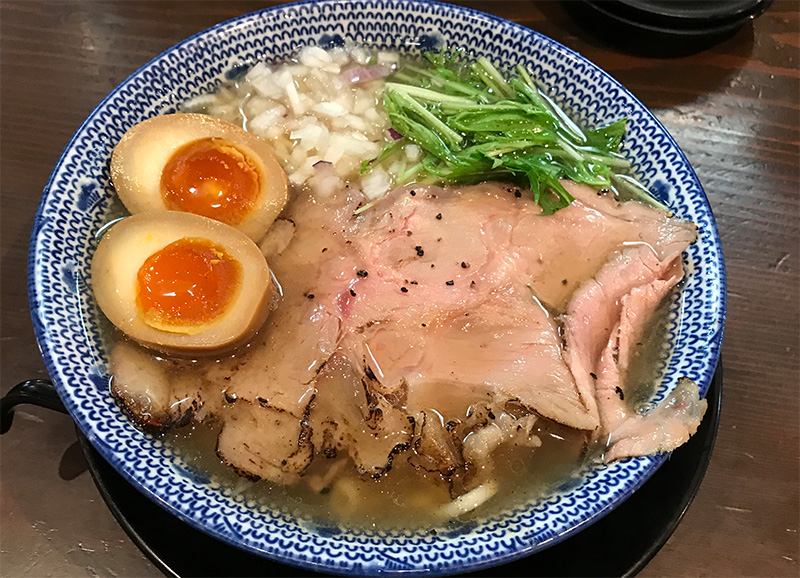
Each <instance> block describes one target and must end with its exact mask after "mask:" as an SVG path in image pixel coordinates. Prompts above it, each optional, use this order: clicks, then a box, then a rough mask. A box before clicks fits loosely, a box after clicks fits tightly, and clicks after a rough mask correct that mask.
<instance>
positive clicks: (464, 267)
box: [461, 261, 469, 269]
mask: <svg viewBox="0 0 800 578" xmlns="http://www.w3.org/2000/svg"><path fill="white" fill-rule="evenodd" d="M461 268H462V269H469V263H467V262H466V261H461Z"/></svg>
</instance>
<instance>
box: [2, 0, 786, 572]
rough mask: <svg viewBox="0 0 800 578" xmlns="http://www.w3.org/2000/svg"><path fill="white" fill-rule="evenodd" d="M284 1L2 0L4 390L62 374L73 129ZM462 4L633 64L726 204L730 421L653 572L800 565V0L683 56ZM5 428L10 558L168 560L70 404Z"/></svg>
mask: <svg viewBox="0 0 800 578" xmlns="http://www.w3.org/2000/svg"><path fill="white" fill-rule="evenodd" d="M269 4H270V3H268V2H235V1H230V2H221V1H220V2H167V1H162V2H144V1H133V2H102V1H96V0H95V1H83V2H80V1H71V2H37V1H33V0H25V1H14V0H3V1H2V2H1V3H0V26H1V27H2V28H1V32H2V36H1V39H0V64H1V66H2V68H1V69H0V115H1V116H0V119H1V120H2V127H1V130H0V138H1V139H2V140H1V141H0V154H2V164H1V165H0V179H2V181H1V186H0V195H2V204H1V205H0V216H1V218H2V223H1V226H0V227H1V228H0V238H1V239H2V262H1V265H2V273H1V274H2V285H1V287H2V289H1V293H0V295H1V296H2V301H1V303H0V304H1V306H2V311H1V312H2V325H1V326H0V330H1V331H2V335H1V337H0V347H2V349H1V350H0V353H1V355H2V358H1V362H2V366H1V367H2V374H1V375H2V382H1V383H2V389H1V390H0V393H3V394H4V393H5V392H6V391H8V389H9V388H10V387H11V386H12V385H14V384H15V383H16V382H18V381H20V380H23V379H27V378H31V377H45V376H46V372H45V369H44V366H43V364H42V361H41V358H40V355H39V351H38V348H37V345H36V341H35V338H34V335H33V329H32V326H31V322H30V317H29V313H28V305H27V295H26V275H27V273H26V259H27V251H28V240H29V236H30V230H31V225H32V221H33V215H34V212H35V210H36V206H37V203H38V200H39V197H40V194H41V191H42V189H43V188H44V186H45V184H46V182H47V179H48V176H49V174H50V171H51V170H52V168H53V166H54V165H55V163H56V161H57V160H58V158H59V155H60V154H61V151H62V150H63V148H64V147H65V146H66V144H67V143H68V141H69V139H70V137H71V135H72V134H73V133H74V132H75V130H76V129H77V128H78V127H79V126H80V124H81V122H82V121H83V120H84V119H85V118H86V117H87V116H88V114H89V113H90V112H91V111H92V109H93V108H94V107H95V106H96V105H97V104H98V103H99V102H100V101H101V100H102V99H103V97H104V96H105V95H106V94H107V93H108V92H109V91H111V90H112V89H113V88H114V87H115V86H116V85H117V84H118V83H120V82H121V81H122V80H124V79H125V78H126V77H127V76H128V75H129V74H131V73H132V72H133V71H135V70H136V69H137V68H138V67H140V66H141V65H142V64H144V63H146V62H147V61H148V60H150V59H151V58H153V57H154V56H156V55H157V54H159V53H160V52H162V51H163V50H165V49H167V48H168V47H170V46H171V45H173V44H175V43H176V42H178V41H179V40H181V39H183V38H185V37H187V36H189V35H191V34H193V33H195V32H198V31H200V30H203V29H205V28H207V27H209V26H212V25H214V24H216V23H218V22H220V21H222V20H225V19H228V18H232V17H235V16H238V15H241V14H244V13H246V12H249V11H252V10H256V9H259V8H261V7H264V6H266V5H269ZM463 4H466V5H469V6H471V7H473V8H477V9H481V10H484V11H487V12H491V13H494V14H497V15H499V16H503V17H505V18H509V19H511V20H514V21H517V22H520V23H522V24H524V25H526V26H529V27H530V28H533V29H535V30H537V31H539V32H542V33H544V34H546V35H548V36H550V37H551V38H554V39H555V40H558V41H559V42H561V43H563V44H565V45H567V46H569V47H571V48H573V49H575V50H577V51H578V52H580V53H581V54H583V55H584V56H586V57H588V58H589V59H590V60H592V61H594V62H595V63H597V64H598V65H599V66H600V67H602V68H603V69H605V70H606V71H608V72H609V73H611V74H612V75H613V76H615V77H616V78H617V79H619V80H620V81H621V82H622V83H623V84H624V85H625V86H626V87H627V88H628V89H630V90H631V91H632V92H633V93H634V94H635V95H636V96H638V97H639V98H640V99H641V100H642V102H644V104H645V105H647V106H648V107H650V108H651V109H653V111H654V112H655V114H656V115H657V116H658V117H659V119H661V121H662V122H663V123H664V124H665V125H666V127H667V129H668V130H669V131H670V132H671V133H672V134H673V136H674V137H675V139H676V140H677V141H678V143H679V145H680V146H681V147H682V148H683V150H684V151H685V153H686V155H687V157H688V158H689V160H690V161H691V163H692V165H693V166H694V168H695V169H696V171H697V173H698V175H699V177H700V180H701V181H702V183H703V185H704V187H705V190H706V192H707V194H708V197H709V200H710V202H711V206H712V208H713V210H714V213H715V215H716V218H717V222H718V225H719V229H720V234H721V236H722V243H723V248H724V252H725V259H726V264H727V273H728V287H729V293H728V297H729V301H728V303H729V305H728V319H727V328H726V332H725V340H724V345H723V359H724V363H725V378H724V395H723V404H722V420H721V424H720V429H719V437H718V441H717V446H716V450H715V452H714V455H713V458H712V461H711V464H710V467H709V469H708V473H707V475H706V478H705V481H704V482H703V485H702V487H701V488H700V491H699V494H698V495H697V498H696V500H695V501H694V503H693V504H692V506H691V507H690V509H689V511H688V513H687V514H686V516H685V518H684V520H683V522H682V523H681V525H680V526H679V527H678V529H677V531H676V532H675V534H674V535H673V536H672V538H671V539H670V540H669V542H668V543H667V544H666V546H665V547H664V548H663V549H662V550H661V552H660V553H659V554H658V555H657V556H656V557H655V558H654V559H653V561H652V562H651V563H650V564H649V565H648V566H647V567H646V568H645V570H644V571H643V573H642V574H643V575H645V576H665V575H669V576H798V574H800V566H798V556H800V537H799V536H798V519H799V518H800V506H799V505H798V487H799V485H800V484H799V483H798V482H799V476H798V470H799V469H800V442H799V438H798V433H799V428H798V416H799V415H800V405H799V402H798V399H799V398H800V395H798V391H799V390H800V367H799V364H798V352H799V351H800V314H799V313H798V310H799V308H800V293H799V292H798V287H799V286H800V283H799V281H800V279H798V256H799V255H800V235H799V234H798V228H799V225H800V193H799V191H800V169H798V166H799V165H800V153H799V148H798V141H799V140H800V134H799V131H800V128H799V127H800V69H799V65H798V62H800V7H799V6H798V2H795V1H789V0H776V1H775V2H774V3H773V4H772V6H771V7H770V8H769V9H768V10H767V12H766V13H765V14H764V15H763V16H761V17H760V18H758V19H756V20H755V21H754V22H752V23H751V24H747V25H746V26H745V27H744V28H742V29H740V30H739V31H738V32H737V33H736V34H734V35H733V36H732V37H730V38H728V39H726V40H724V41H722V42H721V43H719V44H717V45H715V46H713V47H711V48H708V49H706V50H703V51H701V52H698V53H695V54H691V55H687V56H681V57H670V58H655V57H644V56H635V55H632V54H630V53H625V52H620V51H619V50H617V49H615V48H613V47H612V46H611V45H609V44H606V43H605V42H604V41H601V40H599V39H597V38H596V37H595V36H594V35H593V34H592V33H591V31H590V30H587V29H586V28H583V27H582V26H581V25H579V24H577V23H576V22H575V20H574V19H573V17H572V8H574V7H573V6H570V5H567V6H566V7H565V4H564V3H560V2H559V3H556V2H543V3H536V2H528V1H481V2H463ZM1 443H2V446H1V448H2V449H1V450H0V463H1V464H2V468H0V549H1V550H2V552H1V553H0V574H2V575H3V576H86V575H88V576H144V575H157V574H158V570H157V569H156V568H155V567H154V566H153V565H152V564H151V563H150V562H148V561H147V559H146V558H145V557H144V556H143V555H142V554H141V553H140V552H139V551H138V550H137V548H136V547H135V546H134V545H133V543H132V542H131V541H130V540H129V539H128V538H127V536H126V535H125V534H124V532H123V531H122V530H121V529H120V528H119V526H118V525H117V524H116V522H115V521H114V519H113V518H112V517H111V514H110V513H109V512H108V510H107V509H106V507H105V505H104V504H103V502H102V500H101V499H100V497H99V495H98V493H97V491H96V489H95V487H94V485H93V484H92V481H91V478H90V477H89V475H88V473H87V472H86V471H85V464H84V462H83V461H82V457H81V453H80V451H79V450H78V448H77V445H76V435H75V431H74V428H73V425H72V422H71V420H70V419H69V418H68V417H66V416H62V415H58V414H54V413H52V412H49V411H47V410H42V409H37V408H29V407H26V408H23V409H20V410H18V411H17V419H16V421H15V423H14V427H13V428H12V430H11V431H10V432H9V433H8V434H6V435H4V436H3V437H2V438H1ZM642 515H647V513H646V512H643V513H642Z"/></svg>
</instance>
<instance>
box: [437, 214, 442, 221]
mask: <svg viewBox="0 0 800 578" xmlns="http://www.w3.org/2000/svg"><path fill="white" fill-rule="evenodd" d="M436 218H437V219H438V220H439V221H441V220H442V214H441V213H439V214H438V215H436Z"/></svg>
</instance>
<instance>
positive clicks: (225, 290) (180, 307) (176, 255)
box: [136, 237, 242, 333]
mask: <svg viewBox="0 0 800 578" xmlns="http://www.w3.org/2000/svg"><path fill="white" fill-rule="evenodd" d="M136 277H137V296H136V303H137V305H138V307H139V311H140V312H141V314H142V316H143V317H144V320H145V322H146V323H147V324H148V325H150V326H151V327H156V328H158V329H163V330H165V331H173V332H176V333H192V330H193V329H197V328H199V327H200V326H202V325H204V324H206V323H209V322H210V321H213V320H214V319H216V318H217V317H219V316H220V315H221V314H222V313H223V312H224V311H225V309H226V308H227V307H228V305H229V304H230V303H231V302H232V301H233V298H234V296H235V295H236V293H237V290H238V288H239V286H240V285H241V282H242V266H241V265H240V264H239V262H238V261H237V260H236V259H234V258H233V257H231V256H230V255H229V254H228V253H227V251H225V249H224V248H223V247H220V246H218V245H215V244H214V243H212V242H211V241H208V240H206V239H199V238H189V237H184V238H183V239H179V240H177V241H175V242H174V243H170V244H169V245H167V246H166V247H164V248H163V249H161V250H160V251H157V252H156V253H153V254H152V255H150V257H148V258H147V260H146V261H145V262H144V264H143V265H142V266H141V267H140V268H139V272H138V273H137V276H136Z"/></svg>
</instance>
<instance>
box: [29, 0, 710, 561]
mask: <svg viewBox="0 0 800 578" xmlns="http://www.w3.org/2000/svg"><path fill="white" fill-rule="evenodd" d="M348 41H352V42H359V43H364V44H366V45H369V46H373V47H376V48H382V49H383V48H385V49H397V50H400V51H415V50H419V49H427V48H437V47H439V46H442V45H448V46H458V47H463V48H466V49H467V50H469V51H470V52H471V53H472V54H474V55H475V56H487V57H489V58H491V59H492V60H493V61H494V62H496V63H498V64H500V65H503V66H509V65H514V64H516V63H518V62H521V63H522V64H524V65H526V66H527V67H529V69H530V70H532V71H533V73H534V75H535V77H536V79H537V82H539V84H540V86H541V88H542V90H543V91H545V92H546V93H548V94H549V95H550V96H551V97H552V98H553V99H554V100H555V101H556V102H557V103H558V104H559V105H561V106H562V108H564V109H565V110H566V111H568V112H569V113H570V114H571V116H572V117H573V118H574V119H576V120H578V121H579V123H581V124H582V125H584V126H587V127H596V126H602V125H605V124H608V123H610V122H612V121H615V120H618V119H619V118H621V117H625V116H627V117H628V119H629V123H628V132H627V135H626V139H625V143H624V148H623V154H624V155H625V156H626V157H627V158H629V159H630V160H631V161H632V163H633V166H634V169H633V173H634V175H635V176H636V177H637V178H638V179H639V181H641V182H642V183H643V184H645V185H646V186H647V187H648V188H649V189H650V190H651V192H652V193H653V194H654V195H655V196H656V197H657V198H658V199H659V200H660V201H662V202H663V203H664V204H666V205H668V206H669V207H670V208H671V210H672V211H673V212H674V213H675V214H676V215H677V216H679V217H681V218H685V219H690V220H692V221H694V222H695V223H696V224H697V226H698V228H699V233H700V234H699V238H698V241H697V242H696V243H694V244H693V245H691V246H690V247H689V248H688V250H687V251H686V253H685V255H684V263H685V266H686V270H687V277H686V280H685V282H684V284H683V286H682V288H681V290H680V292H679V294H678V295H677V296H676V298H675V299H674V301H673V303H672V304H671V307H670V311H669V317H668V322H667V332H668V342H669V343H668V345H669V347H667V348H665V349H664V353H663V355H662V356H661V358H660V361H659V364H660V374H661V376H662V377H661V381H660V383H659V385H658V386H657V388H656V390H655V393H654V396H653V400H652V402H653V403H657V402H659V401H661V400H663V399H664V398H665V397H666V396H667V395H668V394H669V393H670V392H671V391H672V389H673V388H674V387H675V386H676V384H677V381H678V379H679V378H681V377H684V376H685V377H689V378H690V379H692V380H694V381H695V382H696V383H697V384H698V385H699V387H700V391H701V394H702V395H705V393H706V391H707V390H708V387H709V384H710V381H711V378H712V375H713V373H714V370H715V367H716V364H717V360H718V357H719V348H720V342H721V339H722V330H723V325H724V317H725V299H724V295H725V275H724V264H723V260H722V253H721V249H720V242H719V236H718V232H717V228H716V225H715V222H714V218H713V215H712V213H711V210H710V208H709V205H708V201H707V199H706V196H705V193H704V192H703V189H702V187H701V185H700V183H699V181H698V179H697V177H696V176H695V174H694V171H693V170H692V168H691V166H690V165H689V163H688V162H687V160H686V158H685V157H684V155H683V153H682V152H681V150H680V149H679V148H678V146H677V145H676V143H675V142H674V140H673V139H672V138H671V137H670V135H669V134H668V133H667V131H666V130H665V129H664V127H663V126H662V125H661V124H660V123H659V122H658V121H657V120H656V118H655V117H654V116H653V115H652V114H651V113H650V112H649V111H648V110H647V109H646V108H645V107H644V106H643V105H642V104H641V103H640V102H639V101H638V100H637V99H636V98H635V97H634V96H632V95H631V94H630V93H629V92H628V91H627V90H625V88H624V87H622V86H621V85H620V84H619V83H618V82H617V81H615V80H614V79H613V78H612V77H610V76H609V75H608V74H606V73H604V72H603V71H602V70H600V69H599V68H598V67H597V66H595V65H594V64H592V63H591V62H588V61H587V60H585V59H584V58H582V57H581V56H579V55H578V54H576V53H574V52H572V51H571V50H569V49H568V48H566V47H564V46H562V45H560V44H558V43H556V42H554V41H553V40H550V39H549V38H547V37H544V36H542V35H540V34H538V33H536V32H534V31H531V30H529V29H527V28H524V27H522V26H519V25H516V24H513V23H511V22H508V21H504V20H501V19H498V18H495V17H492V16H489V15H486V14H482V13H479V12H475V11H472V10H469V9H466V8H459V7H454V6H449V5H444V4H437V3H432V2H423V1H414V0H364V1H350V0H341V1H327V2H325V1H323V2H305V3H302V2H301V3H297V4H291V5H286V6H279V7H275V8H270V9H267V10H263V11H260V12H256V13H253V14H249V15H246V16H243V17H241V18H237V19H234V20H231V21H228V22H225V23H222V24H220V25H218V26H215V27H214V28H211V29H209V30H207V31H204V32H201V33H199V34H197V35H195V36H192V37H191V38H188V39H187V40H185V41H183V42H181V43H180V44H178V45H176V46H175V47H173V48H171V49H169V50H168V51H166V52H165V53H163V54H161V55H160V56H158V57H157V58H155V59H154V60H152V61H151V62H149V63H148V64H146V65H145V66H143V67H142V68H141V69H140V70H138V71H137V72H135V73H134V74H133V75H132V76H131V77H130V78H128V79H127V80H126V81H125V82H123V83H122V84H121V85H120V86H119V87H117V88H116V89H115V90H114V91H113V92H112V93H111V94H109V95H108V97H107V98H106V99H105V100H103V102H101V103H100V105H99V106H98V107H97V108H96V109H95V110H94V111H93V112H92V114H91V115H90V116H89V117H88V118H87V119H86V121H85V122H84V123H83V125H82V126H81V127H80V128H79V129H78V131H77V133H76V134H75V136H74V137H73V139H72V140H71V142H70V143H69V145H68V146H67V148H66V149H65V151H64V153H63V155H62V156H61V158H60V160H59V161H58V163H57V165H56V167H55V170H54V171H53V174H52V176H51V178H50V180H49V182H48V184H47V186H46V188H45V191H44V193H43V196H42V200H41V203H40V206H39V209H38V212H37V215H36V218H35V222H34V229H33V234H32V239H31V247H30V257H29V298H30V305H31V312H32V318H33V323H34V328H35V332H36V336H37V340H38V342H39V345H40V347H41V350H42V354H43V357H44V359H45V363H46V366H47V369H48V371H49V373H50V376H51V378H52V379H53V381H54V383H55V386H56V388H57V390H58V393H59V395H60V396H61V399H62V401H63V402H64V405H65V406H66V408H67V410H68V411H69V413H70V414H71V416H72V417H73V419H74V420H75V422H76V423H77V424H78V426H79V427H80V429H81V431H82V432H83V433H84V434H85V436H86V437H87V438H88V440H89V441H90V442H91V444H92V445H93V446H94V447H95V448H96V449H97V451H98V452H99V453H100V455H102V456H103V457H104V458H105V459H106V460H107V461H108V462H109V463H110V464H111V465H112V466H113V467H114V468H115V469H116V470H117V471H118V472H119V473H120V474H121V475H122V476H123V477H124V478H125V479H126V480H127V481H129V482H130V483H131V484H132V485H133V486H134V487H136V488H137V489H138V490H140V491H141V492H142V493H144V494H145V495H147V496H148V497H149V498H151V499H152V500H154V501H155V502H156V503H158V504H159V505H161V506H162V507H163V508H165V509H166V510H167V511H168V512H170V513H171V514H173V515H174V516H176V517H178V518H179V519H181V520H183V521H185V522H186V523H188V524H190V525H191V526H193V527H195V528H197V529H200V530H202V531H204V532H206V533H208V534H210V535H211V536H213V537H215V538H217V539H219V540H221V541H223V542H226V543H229V544H232V545H234V546H237V547H239V548H242V549H244V550H246V551H249V552H251V553H255V554H258V555H262V556H265V557H268V558H272V559H275V560H278V561H281V562H285V563H289V564H293V565H296V566H300V567H303V568H306V569H313V570H322V571H327V572H333V573H348V574H361V575H375V574H385V575H389V574H398V575H399V574H402V575H418V574H432V575H436V574H449V573H455V572H464V571H469V570H474V569H478V568H482V567H485V566H489V565H495V564H500V563H503V562H505V561H509V560H512V559H515V558H518V557H521V556H525V555H529V554H531V553H535V552H537V551H540V550H541V549H544V548H547V547H548V546H550V545H552V544H555V543H557V542H559V541H562V540H564V539H566V538H568V537H569V536H571V535H573V534H574V533H576V532H578V531H580V530H581V529H582V528H585V527H586V526H588V525H589V524H591V523H592V522H594V521H596V520H598V519H599V518H601V517H602V516H603V515H605V514H607V513H608V512H610V511H611V510H613V509H614V508H615V507H616V506H617V505H619V504H620V503H621V502H622V501H624V500H625V499H626V498H627V497H628V496H630V495H631V494H632V493H633V492H635V491H636V489H637V488H638V487H640V486H641V485H642V484H643V483H644V482H645V481H646V480H647V479H648V478H649V477H650V476H651V475H652V474H653V473H654V472H655V471H656V470H657V469H658V467H659V465H660V464H662V463H663V462H664V460H665V459H666V458H667V456H666V455H663V454H662V455H656V456H649V457H644V458H635V459H626V460H623V461H618V462H614V463H611V464H608V465H595V466H590V467H587V468H585V469H584V470H583V471H582V472H580V475H579V476H578V477H573V478H570V480H569V481H568V482H565V483H563V484H562V485H560V486H558V487H554V488H553V489H552V491H551V492H549V493H547V495H545V496H544V497H542V498H540V499H537V500H535V501H531V502H530V503H526V504H523V505H520V506H518V507H516V508H514V509H511V510H507V511H498V512H495V513H493V514H492V515H490V516H488V517H485V518H484V519H481V520H479V521H477V522H472V523H469V524H462V525H457V526H454V528H453V529H452V531H447V532H436V533H431V532H428V531H426V529H420V530H419V531H411V530H403V531H388V530H358V529H350V528H338V527H336V528H331V527H330V526H325V527H322V526H319V525H316V524H314V523H313V521H310V520H305V519H300V518H296V517H294V516H292V515H290V514H287V513H286V512H282V511H277V510H272V509H269V508H267V507H265V506H263V505H259V504H258V503H254V502H253V501H252V500H249V499H248V498H247V497H245V496H243V495H242V494H240V493H237V492H236V491H235V488H232V487H226V486H222V485H219V484H217V483H215V482H214V481H213V480H212V479H210V478H209V477H208V476H206V475H204V473H203V472H200V471H198V470H196V469H195V468H193V467H190V466H189V465H187V464H186V463H184V461H183V460H182V458H181V457H180V456H179V455H178V454H177V453H176V452H175V451H174V450H173V449H172V448H171V447H170V445H169V444H166V443H164V442H163V441H162V440H160V439H158V438H157V437H154V436H151V435H148V434H146V433H144V432H142V431H140V430H138V429H137V428H135V427H134V426H133V425H132V424H131V422H130V421H129V420H128V419H127V418H126V417H125V416H124V415H123V413H122V411H121V410H120V408H119V407H118V405H117V404H116V402H115V400H114V399H113V397H112V395H111V393H110V388H109V376H108V371H107V359H108V356H107V354H108V352H107V350H106V349H105V341H104V331H105V330H106V327H105V325H104V321H103V319H102V315H101V314H99V312H98V310H97V307H96V304H95V302H94V298H93V295H92V291H91V287H90V264H91V259H92V255H93V253H94V250H95V248H96V246H97V240H98V235H99V232H100V231H101V229H102V228H103V226H104V225H105V224H106V223H107V222H108V220H109V218H110V215H111V214H112V212H113V211H114V210H115V209H114V205H115V200H114V199H115V196H116V194H115V192H114V189H113V187H112V185H111V181H110V174H109V161H110V157H111V153H112V150H113V148H114V146H115V145H116V143H117V142H118V141H119V140H120V138H121V137H122V135H123V134H124V133H125V131H126V130H127V129H128V128H130V127H131V126H133V125H134V124H136V123H138V122H140V121H142V120H145V119H147V118H149V117H152V116H156V115H162V114H167V113H171V112H175V111H176V110H177V108H178V107H179V105H180V104H181V103H183V102H185V101H187V100H188V99H190V98H192V97H195V96H197V95H200V94H203V93H208V92H211V91H213V90H214V89H215V87H217V86H219V85H220V84H221V83H223V82H225V81H226V80H229V79H231V78H235V77H237V76H238V75H240V74H241V73H242V72H243V71H245V70H247V68H248V67H249V66H251V65H252V64H253V63H255V62H257V61H261V60H265V59H266V60H269V61H279V60H283V59H286V58H288V57H290V56H292V55H293V54H294V53H296V51H297V50H298V49H299V48H301V47H303V46H305V45H308V44H316V45H320V46H322V47H329V46H335V45H340V44H342V43H344V42H348Z"/></svg>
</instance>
